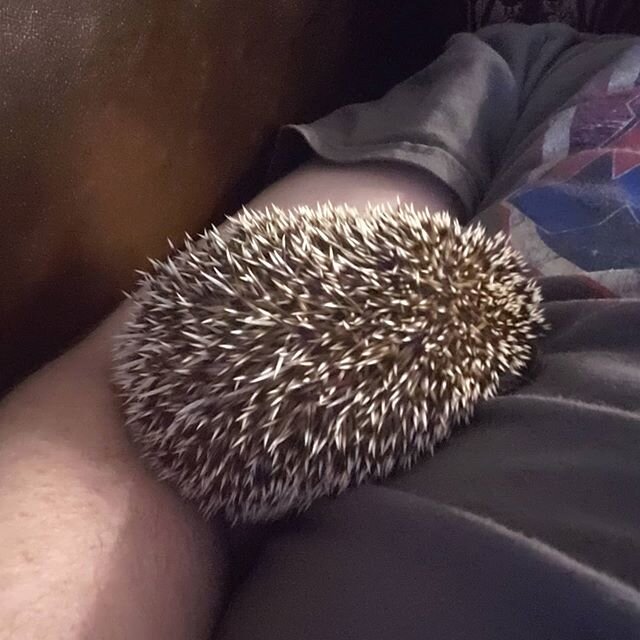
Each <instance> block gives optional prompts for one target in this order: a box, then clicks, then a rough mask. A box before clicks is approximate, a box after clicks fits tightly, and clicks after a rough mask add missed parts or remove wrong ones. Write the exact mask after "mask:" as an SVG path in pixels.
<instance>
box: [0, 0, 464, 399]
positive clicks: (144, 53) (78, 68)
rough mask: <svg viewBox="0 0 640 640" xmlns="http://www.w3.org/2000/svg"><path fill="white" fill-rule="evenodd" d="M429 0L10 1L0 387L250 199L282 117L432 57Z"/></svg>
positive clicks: (3, 19)
mask: <svg viewBox="0 0 640 640" xmlns="http://www.w3.org/2000/svg"><path fill="white" fill-rule="evenodd" d="M426 4H427V3H425V6H422V7H419V8H418V9H416V6H415V3H413V2H398V3H388V2H371V1H370V0H272V1H270V2H255V1H253V0H233V1H232V0H224V1H223V0H190V1H188V0H176V1H169V0H141V1H139V2H130V1H129V0H126V1H125V0H57V1H56V2H46V1H45V0H39V1H38V0H35V1H34V0H29V1H27V0H9V1H8V2H5V3H3V7H2V8H1V9H0V27H1V33H2V37H1V38H0V57H1V59H2V64H1V65H0V211H1V212H2V222H3V225H2V234H1V235H0V243H1V246H0V259H1V264H0V267H1V268H0V390H1V389H3V388H4V389H6V387H7V386H8V385H10V384H11V383H13V382H15V381H16V380H17V379H18V378H19V377H21V376H23V375H24V374H25V373H26V372H28V371H29V370H30V369H32V368H33V367H34V366H36V365H37V364H39V363H41V362H43V361H44V360H45V359H46V358H49V357H51V356H52V355H53V354H54V353H55V352H57V351H59V350H60V349H61V348H62V347H63V346H64V345H66V344H68V343H69V341H70V340H71V339H73V337H74V336H76V335H77V334H78V333H79V332H81V331H83V330H86V328H87V327H88V326H89V325H90V324H91V323H93V322H95V321H97V320H98V319H99V318H100V317H101V316H103V315H104V313H105V312H106V311H107V310H108V309H109V308H110V307H112V306H113V305H114V304H115V302H116V301H117V300H118V299H119V297H120V295H121V293H120V292H121V290H122V289H127V288H128V287H130V286H131V284H132V282H133V277H134V275H133V273H134V269H135V268H139V267H142V266H144V265H145V257H146V256H148V255H151V256H158V255H161V254H163V252H164V251H165V250H166V248H167V244H166V238H167V236H170V237H172V238H174V239H179V238H180V237H181V236H182V234H183V233H184V231H186V230H188V231H196V230H198V229H200V228H201V227H202V226H203V225H204V224H205V223H206V222H207V221H208V220H209V219H211V218H212V217H213V218H214V219H220V217H222V216H223V215H224V214H225V213H227V212H229V211H230V210H232V209H233V208H234V207H235V206H236V205H237V203H238V202H239V201H240V200H241V199H244V198H247V197H248V196H249V195H251V193H252V192H253V191H255V189H257V187H258V186H259V178H260V176H261V172H262V170H263V169H264V160H265V158H266V155H267V153H268V149H269V144H270V143H271V141H272V139H273V134H274V132H275V130H276V128H277V126H278V125H279V124H281V123H283V122H286V121H291V120H304V119H309V118H313V117H316V116H318V115H320V114H321V113H323V112H324V111H326V110H328V109H330V108H332V107H335V106H337V105H338V104H339V103H341V102H346V101H347V100H353V99H355V98H358V97H363V98H364V97H370V96H372V95H375V94H376V93H379V92H380V91H382V90H383V89H384V88H385V86H386V85H388V84H390V83H391V82H392V81H394V80H397V79H398V77H399V76H402V75H406V74H407V73H409V72H411V71H412V70H414V69H415V68H418V67H420V66H422V65H423V64H424V63H425V62H426V59H425V58H426V57H427V51H428V50H432V51H435V50H436V49H437V48H438V47H439V46H440V45H441V43H442V42H443V41H444V39H445V38H446V35H447V33H450V32H451V31H452V30H453V29H452V28H449V29H447V28H446V26H445V27H444V28H443V25H442V20H440V21H439V22H434V21H433V20H431V21H427V20H425V16H426V15H427V14H430V13H431V11H430V8H429V7H427V6H426ZM462 13H463V12H462ZM461 15H462V14H461ZM438 25H439V26H438ZM402 52H404V55H401V54H402ZM394 57H395V60H394Z"/></svg>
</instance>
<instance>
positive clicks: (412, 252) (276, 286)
mask: <svg viewBox="0 0 640 640" xmlns="http://www.w3.org/2000/svg"><path fill="white" fill-rule="evenodd" d="M131 298H132V302H133V303H132V307H133V311H132V315H131V319H130V321H129V322H128V324H127V325H126V327H125V329H124V330H123V333H122V335H121V336H120V337H119V338H118V340H117V341H116V346H115V350H114V368H113V372H114V376H113V377H114V383H115V387H116V391H117V393H118V394H119V396H120V398H121V400H122V407H123V413H124V418H125V422H126V426H127V429H128V431H129V433H130V435H131V438H132V440H133V442H134V443H135V445H136V446H137V448H138V449H139V451H140V453H141V456H142V457H143V459H144V460H146V462H147V463H148V465H149V466H150V467H151V469H152V470H154V471H155V472H156V473H157V475H158V476H159V477H160V479H162V480H166V481H168V482H169V483H170V484H172V485H174V486H175V488H176V489H177V490H178V492H179V493H180V494H181V495H182V496H183V497H184V498H186V499H188V500H190V501H192V502H194V503H195V504H196V505H197V507H198V508H199V510H200V511H201V512H202V514H203V515H204V516H205V517H212V516H213V515H215V514H221V515H222V516H223V517H225V518H226V519H227V520H228V521H230V522H231V523H238V522H244V523H255V522H266V521H271V520H274V519H277V518H280V517H282V516H285V515H287V514H290V513H294V512H299V511H302V510H304V509H306V508H307V507H308V506H309V505H310V504H311V503H312V502H313V501H315V500H316V499H317V498H320V497H322V496H335V495H337V494H339V493H341V492H342V491H344V490H345V489H347V488H348V487H350V486H356V485H359V484H361V483H363V482H365V481H368V480H371V481H374V480H380V479H383V478H385V477H387V476H389V475H390V474H392V473H394V472H396V471H401V470H404V469H407V468H409V467H410V466H411V465H412V464H414V463H415V462H416V460H418V459H419V458H421V457H422V456H424V455H425V454H427V453H433V451H434V447H435V445H436V444H438V443H440V442H441V441H443V440H445V439H446V438H447V437H448V436H449V434H450V433H451V431H452V429H453V428H454V427H456V426H457V425H459V424H462V423H466V422H468V420H469V418H470V417H471V415H472V413H473V410H474V408H475V407H476V405H477V404H478V402H479V401H481V400H486V399H488V398H491V397H493V396H494V395H496V393H498V390H499V387H500V382H501V380H502V379H503V377H504V376H513V375H516V376H517V375H520V374H521V372H523V371H524V370H525V369H526V367H527V365H528V363H529V362H530V361H531V359H532V356H533V354H534V347H535V340H536V338H537V337H538V336H539V335H540V334H541V333H542V332H543V330H544V328H545V321H544V317H543V312H542V306H541V292H540V288H539V285H538V284H537V283H536V281H535V279H534V278H532V277H531V275H530V274H529V273H528V271H527V267H526V265H525V262H524V260H523V258H522V257H521V256H520V255H519V254H518V253H517V252H516V251H515V250H513V249H512V248H511V247H510V246H509V244H508V240H507V238H506V237H505V236H504V235H503V234H501V233H499V234H497V235H494V236H491V237H490V236H488V235H487V234H486V233H485V231H484V230H483V228H482V227H480V226H477V225H476V226H469V227H462V226H461V225H460V224H459V222H458V221H457V220H455V219H453V218H452V217H451V216H449V215H448V214H447V213H446V212H438V213H431V212H429V211H428V210H427V209H421V208H417V207H415V206H414V205H412V204H410V203H404V204H401V203H400V202H398V203H396V204H384V205H376V206H373V205H368V206H367V207H366V209H363V210H358V209H356V208H354V207H351V206H348V205H346V204H345V205H338V206H336V205H333V204H331V203H324V204H318V205H317V206H316V207H315V208H314V207H308V206H299V207H294V208H291V209H289V210H282V209H280V208H278V207H276V206H269V207H268V208H266V209H265V210H260V211H256V210H250V209H246V208H245V209H243V210H242V211H240V212H239V213H238V214H237V215H236V216H235V217H233V218H230V219H229V220H228V222H227V223H226V225H225V228H224V230H221V229H219V228H215V227H213V228H210V229H208V230H206V231H205V232H204V233H203V234H202V235H201V236H199V237H198V238H196V239H195V240H194V239H192V238H191V237H189V236H187V239H186V241H185V243H184V246H183V248H181V249H180V250H174V251H173V252H172V254H171V255H170V256H169V258H167V259H166V260H165V261H163V262H159V261H152V268H151V270H150V271H149V272H148V273H145V274H143V275H142V278H141V281H140V283H139V286H138V288H137V290H136V291H135V292H134V293H133V294H132V295H131Z"/></svg>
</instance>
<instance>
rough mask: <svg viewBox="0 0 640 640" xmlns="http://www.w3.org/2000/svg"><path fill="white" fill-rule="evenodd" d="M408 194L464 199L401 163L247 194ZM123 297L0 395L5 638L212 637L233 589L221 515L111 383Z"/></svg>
mask: <svg viewBox="0 0 640 640" xmlns="http://www.w3.org/2000/svg"><path fill="white" fill-rule="evenodd" d="M397 198H400V199H401V200H403V201H411V202H414V203H415V204H416V205H418V206H428V207H429V208H430V209H431V210H441V209H448V210H453V211H452V212H453V213H454V214H455V213H457V211H456V207H457V206H458V205H457V204H456V202H455V201H454V199H453V196H452V195H451V194H450V193H449V192H448V191H447V189H446V188H445V187H443V186H442V185H441V184H440V183H439V182H437V181H436V180H435V179H432V178H431V177H429V176H428V175H427V174H424V173H421V172H419V171H418V170H416V169H411V168H409V167H402V166H400V165H393V166H392V165H385V164H377V165H354V166H349V167H337V166H332V165H327V164H324V163H320V162H312V163H309V164H307V165H305V166H303V167H301V168H300V169H298V170H297V171H294V172H293V173H292V174H290V175H289V176H287V177H285V178H284V179H282V180H281V181H279V182H277V183H276V184H274V185H272V186H271V187H269V188H267V189H266V190H265V191H264V192H262V193H261V194H260V195H259V196H257V197H256V198H255V199H254V200H253V201H252V202H250V203H248V206H250V207H253V208H261V207H264V206H266V205H268V204H272V203H273V204H276V205H278V206H280V207H283V208H286V207H291V206H295V205H299V204H309V205H313V204H315V203H316V202H317V201H323V200H332V201H333V202H336V203H339V202H346V203H348V204H351V205H354V206H359V207H362V206H364V205H365V204H366V203H367V202H372V203H376V202H388V201H391V202H393V201H396V199H397ZM127 314H128V307H127V305H126V304H124V305H122V306H121V307H120V308H119V309H118V310H117V311H116V312H115V313H114V314H112V315H111V316H110V317H109V318H107V319H106V320H105V321H104V322H103V323H102V324H101V325H100V326H99V327H98V328H97V329H96V330H95V331H93V332H92V333H91V334H90V335H89V336H88V337H86V338H85V339H84V340H82V341H81V342H79V343H78V344H77V345H76V346H75V347H74V348H72V349H71V350H70V351H69V352H67V353H66V354H65V355H63V356H62V357H60V358H58V359H57V360H55V361H53V362H51V363H50V364H48V365H47V366H45V367H44V368H43V369H41V370H40V371H39V372H37V373H36V374H34V375H33V376H31V377H30V378H29V379H28V380H26V381H25V382H24V383H22V384H21V385H20V386H18V387H17V388H16V389H15V390H14V391H13V392H12V393H10V394H9V395H8V396H7V397H6V398H4V400H3V401H2V403H0V541H1V544H0V640H5V639H6V640H8V639H9V638H11V639H12V640H27V639H29V640H31V639H38V640H62V639H64V640H79V639H85V638H86V639H89V638H90V639H91V640H102V639H105V640H107V639H108V640H130V639H131V640H146V639H149V640H151V639H153V640H163V639H165V638H166V639H167V640H169V639H171V640H176V639H182V638H184V639H185V640H198V639H199V638H203V639H204V638H209V637H210V636H211V633H212V631H213V629H214V627H215V623H216V619H217V616H218V614H219V609H220V606H219V605H220V602H221V598H222V595H223V591H224V577H225V571H226V566H225V543H224V534H223V530H224V527H223V525H222V523H221V522H220V521H218V520H216V519H213V520H212V521H210V522H205V521H204V520H203V519H202V518H201V517H200V516H199V515H198V514H197V513H196V512H195V510H194V509H193V508H192V507H191V506H190V505H188V504H186V503H184V502H183V501H182V500H181V499H180V498H179V497H178V496H177V494H175V493H174V492H173V491H172V489H171V488H170V487H168V486H166V485H164V484H162V483H160V482H158V481H157V480H156V479H155V478H154V477H153V476H152V475H151V474H150V473H149V472H148V471H147V470H146V469H145V468H144V466H143V464H142V463H141V462H140V460H139V458H138V457H137V455H136V452H135V450H134V449H133V447H132V445H131V443H130V441H129V440H128V438H127V435H126V431H125V429H124V428H123V423H122V419H121V415H120V412H119V407H118V401H117V398H116V397H115V395H114V394H113V391H112V387H111V385H110V373H109V370H110V350H111V345H112V340H113V337H114V335H115V334H117V333H118V331H119V330H120V329H121V327H122V326H123V323H124V322H125V321H126V317H127Z"/></svg>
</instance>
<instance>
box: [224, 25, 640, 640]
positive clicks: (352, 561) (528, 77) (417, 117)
mask: <svg viewBox="0 0 640 640" xmlns="http://www.w3.org/2000/svg"><path fill="white" fill-rule="evenodd" d="M492 29H495V30H485V31H484V32H483V33H482V34H480V38H477V37H475V36H470V35H462V36H457V40H455V39H454V40H455V41H456V42H458V43H460V42H462V43H463V45H464V46H462V47H459V46H457V45H456V46H452V47H451V48H450V49H449V50H448V52H447V53H445V55H444V56H442V57H441V58H440V59H439V60H438V61H437V62H436V63H435V64H434V65H433V66H432V67H430V68H429V69H427V70H425V71H424V72H422V74H420V75H419V76H417V77H415V78H414V79H412V80H411V81H409V82H408V83H404V84H402V85H399V86H398V87H396V88H395V89H394V90H393V91H392V92H391V93H390V94H389V95H388V96H386V97H385V98H383V99H382V101H379V102H377V103H372V104H369V105H359V106H358V105H356V106H353V107H348V108H346V109H343V110H340V111H339V112H337V113H335V114H333V115H331V116H329V117H328V118H325V119H323V120H321V121H319V122H318V123H314V124H313V125H309V126H303V127H298V128H297V129H295V130H292V129H289V130H288V131H287V132H285V133H284V135H283V139H282V141H281V143H282V146H281V147H280V152H279V154H283V153H284V154H288V153H289V152H290V151H291V147H290V146H289V145H290V143H292V142H294V141H295V140H297V141H298V142H299V141H300V140H301V139H304V140H305V141H306V142H305V144H308V145H309V147H310V149H312V150H314V151H315V152H316V153H318V154H319V155H321V156H322V157H324V158H325V159H328V160H333V161H337V162H357V161H360V160H365V159H372V158H376V159H384V160H395V161H402V162H408V163H411V164H413V165H416V166H419V167H422V168H424V169H425V170H427V171H430V172H433V173H434V174H435V175H437V176H439V177H440V178H441V179H442V180H444V181H445V182H447V183H448V184H449V185H450V186H451V187H452V188H453V189H454V190H456V191H457V192H458V194H459V195H460V197H461V198H462V200H463V201H464V202H465V203H466V205H467V207H468V208H469V214H470V215H472V214H473V213H475V208H474V207H475V206H476V204H477V203H478V202H479V201H480V200H481V199H482V198H483V197H484V196H485V194H486V192H487V190H488V189H490V188H491V180H492V179H494V178H495V177H496V175H498V176H500V177H502V179H503V180H504V182H503V184H502V186H501V187H500V189H502V190H504V189H507V188H508V187H507V185H509V184H513V183H514V182H517V180H518V179H519V178H518V176H517V171H516V170H514V169H513V166H514V165H515V164H516V161H517V159H518V151H517V150H518V148H519V146H520V145H521V144H523V142H522V141H523V140H525V139H526V138H527V136H528V131H530V130H531V128H535V127H536V126H537V123H539V122H540V121H541V120H543V119H544V118H548V117H550V116H552V115H553V112H554V111H555V110H556V109H558V108H559V107H560V105H561V104H562V102H563V100H566V99H567V98H568V97H569V96H571V95H572V93H575V92H576V91H578V90H579V89H580V87H581V85H582V83H584V82H585V78H592V77H593V76H594V74H597V73H598V70H599V69H602V68H604V67H606V65H608V64H609V63H610V62H611V60H612V58H615V56H616V55H621V54H624V53H625V52H626V51H627V50H628V48H629V47H630V46H631V44H632V43H630V42H629V41H622V40H611V41H609V40H607V45H606V46H605V47H604V48H601V49H602V54H601V55H600V56H599V57H598V56H597V55H595V54H594V50H593V49H591V48H589V47H588V43H589V42H591V39H590V38H589V37H587V38H585V37H583V36H578V35H577V34H575V32H572V31H571V30H567V29H566V28H564V27H559V26H551V27H547V30H546V31H544V30H541V29H532V30H529V29H523V28H521V27H519V26H515V27H508V28H507V27H496V28H492ZM500 29H506V30H504V31H499V30H500ZM482 38H484V40H482ZM488 43H490V44H488ZM609 43H610V44H609ZM547 45H548V46H547ZM561 58H562V60H561V62H559V61H560V59H561ZM559 64H560V65H561V66H562V67H563V68H564V69H565V71H561V70H560V69H559V67H558V65H559ZM572 65H575V66H572ZM566 69H570V70H572V71H571V73H567V72H566ZM454 79H455V81H454ZM460 83H462V84H460ZM465 83H467V84H466V85H465ZM461 86H466V87H467V89H466V92H463V91H461V88H460V87H461ZM541 86H543V87H545V88H544V91H543V93H544V94H546V98H545V96H540V95H538V92H539V88H540V87H541ZM463 94H464V95H463ZM545 105H546V106H545ZM523 123H525V124H523ZM300 134H302V138H301V137H300ZM281 160H282V155H279V156H278V157H277V158H276V166H277V164H278V162H281ZM505 176H507V177H505ZM639 251H640V247H639ZM580 283H581V281H580V280H579V279H577V278H563V277H557V278H556V277H554V278H548V279H547V280H546V281H545V283H544V289H545V298H546V304H545V306H546V312H547V316H548V319H549V321H550V323H551V326H552V329H551V331H550V333H549V334H548V336H546V337H545V338H544V339H543V340H542V341H541V343H540V350H541V357H540V361H539V364H538V366H537V368H535V369H534V370H533V371H532V372H531V379H530V380H528V381H527V382H526V384H524V385H523V386H522V387H520V388H518V389H517V390H516V391H515V392H513V393H511V394H509V395H505V396H502V397H499V398H497V399H495V400H493V401H491V402H488V403H485V404H484V405H483V406H482V407H481V408H480V410H479V411H478V413H477V414H476V416H475V417H474V419H473V421H472V423H471V424H470V425H469V426H467V427H464V428H460V429H459V430H458V431H457V432H456V434H455V435H454V436H453V437H452V438H451V440H450V441H449V442H448V443H446V444H445V445H443V446H441V447H439V448H438V450H437V451H436V453H435V455H434V457H433V458H431V459H428V460H425V461H424V462H423V463H421V464H419V465H417V466H416V467H415V468H414V469H413V470H411V471H410V472H408V473H404V474H401V475H398V476H397V477H394V478H392V479H391V480H389V481H387V482H385V483H384V484H383V485H375V486H374V485H372V486H367V487H364V488H359V489H356V490H352V491H350V492H348V493H347V494H345V495H343V496H341V497H339V498H337V499H333V500H329V499H327V500H324V501H321V502H319V503H318V504H316V505H315V506H314V507H313V508H312V509H311V510H310V511H309V512H308V513H306V514H304V515H301V516H299V517H296V518H292V519H291V520H289V521H286V522H282V523H279V524H277V525H274V526H272V527H268V528H264V529H258V530H256V531H253V532H252V533H253V534H255V535H256V536H257V543H255V544H254V545H253V546H252V547H249V546H248V545H245V544H244V543H238V544H237V547H236V553H237V554H238V558H242V557H243V556H246V554H248V553H249V549H251V551H252V553H253V555H252V556H251V558H250V559H248V560H247V570H246V573H244V574H243V575H242V579H241V580H239V582H238V584H237V585H236V588H235V590H234V592H233V594H232V597H231V599H230V604H229V609H228V612H227V615H226V616H225V618H224V620H223V624H222V627H221V635H220V637H221V638H223V639H224V640H256V639H257V638H260V639H271V638H273V639H274V640H275V639H278V640H288V639H292V640H293V639H294V638H295V639H296V640H298V639H302V638H304V639H306V640H315V639H318V640H320V639H323V640H325V639H333V638H340V639H359V638H363V639H367V640H370V639H380V640H386V639H389V640H405V639H414V638H415V639H418V638H419V639H424V638H429V639H434V640H457V639H468V638H472V639H473V640H502V639H504V640H518V639H523V640H526V639H529V638H530V639H531V640H534V639H535V640H600V639H601V640H638V639H640V300H637V299H636V300H634V299H594V298H593V295H594V290H593V288H592V287H590V286H587V285H586V284H585V285H584V287H582V288H581V284H580ZM581 298H584V299H581ZM245 533H246V532H245ZM233 535H234V533H233V532H232V537H233ZM238 535H239V532H238Z"/></svg>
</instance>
